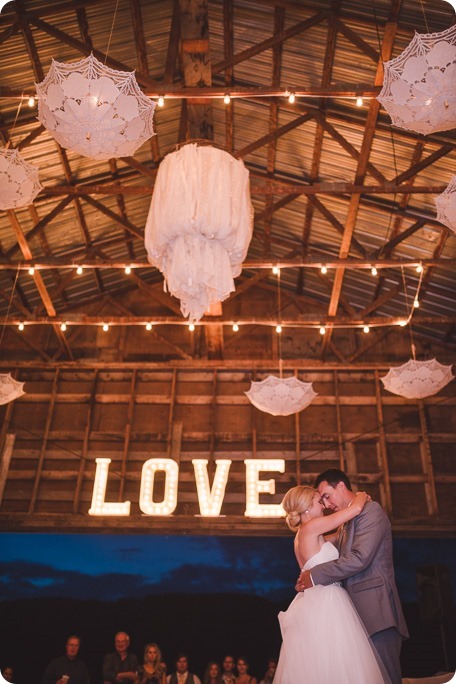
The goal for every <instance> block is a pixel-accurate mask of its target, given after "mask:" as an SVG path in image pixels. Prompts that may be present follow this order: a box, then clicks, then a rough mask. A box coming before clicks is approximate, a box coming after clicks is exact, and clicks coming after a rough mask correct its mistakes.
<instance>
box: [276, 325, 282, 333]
mask: <svg viewBox="0 0 456 684" xmlns="http://www.w3.org/2000/svg"><path fill="white" fill-rule="evenodd" d="M281 332H282V326H281V325H280V323H278V324H277V325H276V333H279V334H280V333H281Z"/></svg>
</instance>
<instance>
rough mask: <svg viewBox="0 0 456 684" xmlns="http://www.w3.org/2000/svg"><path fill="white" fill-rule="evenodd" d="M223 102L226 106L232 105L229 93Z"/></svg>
mask: <svg viewBox="0 0 456 684" xmlns="http://www.w3.org/2000/svg"><path fill="white" fill-rule="evenodd" d="M223 102H224V103H225V104H226V105H227V104H230V102H231V97H230V96H229V95H228V93H226V94H225V96H224V98H223Z"/></svg>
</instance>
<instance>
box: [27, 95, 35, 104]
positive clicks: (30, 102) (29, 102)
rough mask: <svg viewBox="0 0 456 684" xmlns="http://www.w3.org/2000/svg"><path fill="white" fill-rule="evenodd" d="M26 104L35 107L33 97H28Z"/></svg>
mask: <svg viewBox="0 0 456 684" xmlns="http://www.w3.org/2000/svg"><path fill="white" fill-rule="evenodd" d="M27 104H28V106H29V107H34V106H35V98H34V97H33V95H30V97H29V99H28V102H27Z"/></svg>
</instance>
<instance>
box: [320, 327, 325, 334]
mask: <svg viewBox="0 0 456 684" xmlns="http://www.w3.org/2000/svg"><path fill="white" fill-rule="evenodd" d="M325 334H326V328H325V326H324V325H321V326H320V335H325Z"/></svg>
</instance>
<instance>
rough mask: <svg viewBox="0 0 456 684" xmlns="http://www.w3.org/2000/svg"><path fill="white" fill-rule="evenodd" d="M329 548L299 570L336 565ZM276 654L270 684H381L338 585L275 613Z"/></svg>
mask: <svg viewBox="0 0 456 684" xmlns="http://www.w3.org/2000/svg"><path fill="white" fill-rule="evenodd" d="M338 557H339V552H338V551H337V549H336V547H335V546H333V544H331V542H325V543H324V544H323V546H322V547H321V549H320V551H319V552H318V553H316V554H315V555H314V556H312V558H310V559H309V560H308V561H307V563H306V564H305V565H304V567H303V570H310V569H311V568H313V567H314V566H315V565H319V564H320V563H325V562H326V561H331V560H336V559H337V558H338ZM279 622H280V629H281V631H282V639H283V643H282V648H281V651H280V658H279V663H278V666H277V671H276V675H275V677H274V684H385V683H386V682H389V678H388V676H387V675H386V674H385V675H382V672H381V671H380V666H379V665H378V663H377V656H376V654H374V651H373V649H372V646H371V644H370V641H369V637H368V635H367V632H366V629H365V627H364V625H363V624H362V622H361V620H360V618H359V617H358V613H357V612H356V610H355V608H354V606H353V604H352V602H351V600H350V597H349V596H348V594H347V592H346V591H345V589H343V588H342V587H341V586H340V584H338V583H337V584H330V585H328V586H323V585H317V586H315V587H313V588H312V589H306V590H305V591H304V592H302V593H298V594H297V595H296V597H295V598H294V599H293V601H292V602H291V603H290V605H289V607H288V610H287V611H286V612H285V613H284V612H281V613H279Z"/></svg>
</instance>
